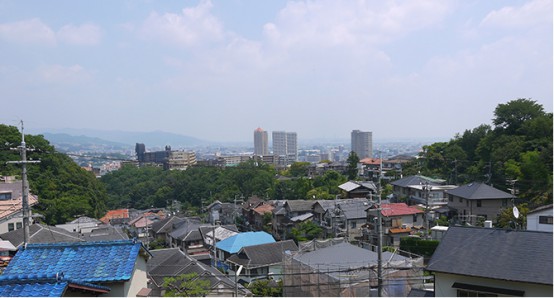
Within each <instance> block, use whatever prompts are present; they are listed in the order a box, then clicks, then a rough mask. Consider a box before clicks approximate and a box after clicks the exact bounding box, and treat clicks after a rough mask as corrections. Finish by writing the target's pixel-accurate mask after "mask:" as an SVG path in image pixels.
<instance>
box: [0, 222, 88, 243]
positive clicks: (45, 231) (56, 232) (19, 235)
mask: <svg viewBox="0 0 554 298" xmlns="http://www.w3.org/2000/svg"><path fill="white" fill-rule="evenodd" d="M0 238H2V239H3V240H8V241H10V242H11V243H12V244H13V245H14V246H15V247H18V246H20V245H22V244H23V238H24V236H23V229H18V230H14V231H11V232H7V233H4V234H2V235H0ZM79 241H82V239H80V238H79V234H78V233H75V232H69V231H66V230H64V229H62V228H56V227H51V226H47V225H41V224H33V225H31V226H29V243H58V242H79Z"/></svg>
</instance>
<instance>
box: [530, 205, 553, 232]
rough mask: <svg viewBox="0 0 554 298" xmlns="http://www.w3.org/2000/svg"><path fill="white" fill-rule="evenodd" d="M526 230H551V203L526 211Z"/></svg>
mask: <svg viewBox="0 0 554 298" xmlns="http://www.w3.org/2000/svg"><path fill="white" fill-rule="evenodd" d="M527 230H530V231H542V232H552V204H550V205H546V206H541V207H539V208H537V209H534V210H531V211H529V212H528V213H527Z"/></svg>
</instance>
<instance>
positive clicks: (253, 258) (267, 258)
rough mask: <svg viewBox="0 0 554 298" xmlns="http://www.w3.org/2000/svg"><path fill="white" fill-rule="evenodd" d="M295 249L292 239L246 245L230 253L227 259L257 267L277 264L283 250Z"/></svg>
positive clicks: (280, 259) (296, 248) (279, 261)
mask: <svg viewBox="0 0 554 298" xmlns="http://www.w3.org/2000/svg"><path fill="white" fill-rule="evenodd" d="M286 250H289V251H297V250H298V246H297V245H296V243H294V241H293V240H285V241H279V242H274V243H267V244H260V245H252V246H246V247H243V248H242V249H241V251H239V253H237V254H235V255H232V256H231V257H230V258H229V259H228V261H229V262H233V263H235V264H238V265H243V266H245V267H247V268H257V267H263V266H269V265H273V264H278V263H281V262H282V261H283V252H284V251H286Z"/></svg>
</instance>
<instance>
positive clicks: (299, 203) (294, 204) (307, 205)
mask: <svg viewBox="0 0 554 298" xmlns="http://www.w3.org/2000/svg"><path fill="white" fill-rule="evenodd" d="M315 203H316V201H307V200H288V201H287V202H286V203H285V204H286V205H287V206H288V209H289V210H290V211H291V212H301V211H312V207H313V206H314V204H315Z"/></svg>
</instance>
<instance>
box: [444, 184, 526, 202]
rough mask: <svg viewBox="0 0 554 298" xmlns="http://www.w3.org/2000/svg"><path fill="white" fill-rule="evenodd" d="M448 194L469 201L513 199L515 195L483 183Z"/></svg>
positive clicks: (469, 185) (463, 187)
mask: <svg viewBox="0 0 554 298" xmlns="http://www.w3.org/2000/svg"><path fill="white" fill-rule="evenodd" d="M446 193H447V194H449V195H453V196H456V197H460V198H464V199H467V200H486V199H512V198H515V196H514V195H512V194H509V193H507V192H504V191H501V190H499V189H496V188H494V187H492V186H489V185H486V184H484V183H481V182H474V183H469V184H466V185H462V186H460V187H457V188H454V189H451V190H447V191H446Z"/></svg>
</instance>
